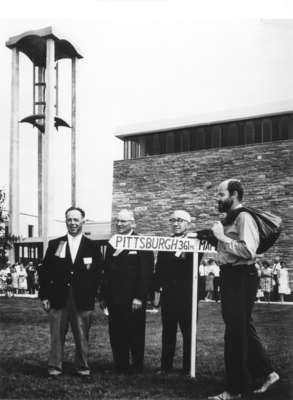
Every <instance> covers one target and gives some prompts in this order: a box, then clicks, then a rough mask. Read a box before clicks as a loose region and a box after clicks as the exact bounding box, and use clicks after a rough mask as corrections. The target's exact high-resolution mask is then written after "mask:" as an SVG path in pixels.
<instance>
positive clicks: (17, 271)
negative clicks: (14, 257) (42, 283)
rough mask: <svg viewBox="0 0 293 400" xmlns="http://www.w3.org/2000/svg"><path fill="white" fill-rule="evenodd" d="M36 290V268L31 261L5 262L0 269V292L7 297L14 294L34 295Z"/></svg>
mask: <svg viewBox="0 0 293 400" xmlns="http://www.w3.org/2000/svg"><path fill="white" fill-rule="evenodd" d="M37 291H38V273H37V268H36V266H35V265H34V263H33V262H32V261H29V262H28V263H27V264H26V265H24V263H22V262H17V263H15V264H12V265H11V264H9V263H8V264H7V265H6V266H4V268H2V269H0V294H2V295H6V296H7V297H13V296H14V295H24V294H30V295H35V294H36V293H37Z"/></svg>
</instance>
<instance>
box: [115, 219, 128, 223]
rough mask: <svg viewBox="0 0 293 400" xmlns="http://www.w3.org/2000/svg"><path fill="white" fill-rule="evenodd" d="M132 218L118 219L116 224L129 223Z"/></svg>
mask: <svg viewBox="0 0 293 400" xmlns="http://www.w3.org/2000/svg"><path fill="white" fill-rule="evenodd" d="M129 222H131V221H130V220H124V219H116V224H128V223H129Z"/></svg>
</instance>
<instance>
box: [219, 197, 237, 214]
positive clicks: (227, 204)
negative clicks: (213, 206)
mask: <svg viewBox="0 0 293 400" xmlns="http://www.w3.org/2000/svg"><path fill="white" fill-rule="evenodd" d="M232 204H233V200H232V199H226V200H224V201H221V200H220V201H218V210H219V212H220V213H223V212H228V211H229V210H230V209H231V207H232Z"/></svg>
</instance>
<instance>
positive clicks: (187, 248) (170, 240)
mask: <svg viewBox="0 0 293 400" xmlns="http://www.w3.org/2000/svg"><path fill="white" fill-rule="evenodd" d="M191 235H192V234H191ZM109 243H110V245H111V246H112V247H113V248H114V249H116V250H136V251H140V250H141V251H168V252H175V253H177V254H178V253H179V254H180V253H183V252H187V253H193V268H192V278H193V279H192V314H191V315H192V323H191V367H190V376H191V377H192V378H195V374H196V333H197V298H198V290H197V288H198V253H215V252H216V250H215V248H214V247H213V246H212V245H210V244H209V243H208V242H207V241H205V240H198V239H196V238H193V237H192V236H190V237H188V236H186V237H176V236H173V237H165V236H143V235H142V236H140V235H118V234H116V235H114V236H112V237H111V239H110V240H109Z"/></svg>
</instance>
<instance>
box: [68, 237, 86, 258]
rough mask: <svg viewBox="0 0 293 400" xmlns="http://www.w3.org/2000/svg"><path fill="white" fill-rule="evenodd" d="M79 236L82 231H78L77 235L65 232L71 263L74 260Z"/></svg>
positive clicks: (79, 239)
mask: <svg viewBox="0 0 293 400" xmlns="http://www.w3.org/2000/svg"><path fill="white" fill-rule="evenodd" d="M81 238H82V233H80V234H79V235H77V236H71V235H69V233H68V234H67V239H68V245H69V250H70V255H71V260H72V263H74V261H75V258H76V254H77V252H78V249H79V245H80V241H81Z"/></svg>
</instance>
